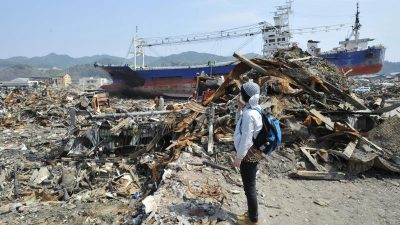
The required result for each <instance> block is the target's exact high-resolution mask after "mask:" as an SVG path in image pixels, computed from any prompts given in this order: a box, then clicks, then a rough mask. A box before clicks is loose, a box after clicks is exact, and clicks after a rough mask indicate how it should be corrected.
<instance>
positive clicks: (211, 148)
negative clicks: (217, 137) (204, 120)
mask: <svg viewBox="0 0 400 225" xmlns="http://www.w3.org/2000/svg"><path fill="white" fill-rule="evenodd" d="M214 116H215V106H214V104H211V109H210V117H209V120H208V147H207V152H208V154H213V153H214Z"/></svg>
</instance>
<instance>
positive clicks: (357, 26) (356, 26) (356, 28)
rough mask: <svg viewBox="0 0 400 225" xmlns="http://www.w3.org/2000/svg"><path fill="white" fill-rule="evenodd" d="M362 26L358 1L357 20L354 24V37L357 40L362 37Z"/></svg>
mask: <svg viewBox="0 0 400 225" xmlns="http://www.w3.org/2000/svg"><path fill="white" fill-rule="evenodd" d="M360 28H361V23H360V11H359V7H358V2H357V13H356V22H355V23H354V26H353V32H354V38H355V40H356V41H357V40H358V39H359V37H360V33H359V31H360Z"/></svg>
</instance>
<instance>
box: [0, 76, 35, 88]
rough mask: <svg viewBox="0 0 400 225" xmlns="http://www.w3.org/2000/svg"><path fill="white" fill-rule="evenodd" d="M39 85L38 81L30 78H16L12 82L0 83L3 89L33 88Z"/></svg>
mask: <svg viewBox="0 0 400 225" xmlns="http://www.w3.org/2000/svg"><path fill="white" fill-rule="evenodd" d="M38 84H39V82H38V81H35V80H31V79H29V78H16V79H14V80H10V81H0V87H3V88H31V87H35V86H37V85H38Z"/></svg>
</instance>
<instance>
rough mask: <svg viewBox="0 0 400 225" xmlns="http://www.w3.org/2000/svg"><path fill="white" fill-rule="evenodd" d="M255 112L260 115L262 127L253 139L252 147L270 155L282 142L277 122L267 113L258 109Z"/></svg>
mask: <svg viewBox="0 0 400 225" xmlns="http://www.w3.org/2000/svg"><path fill="white" fill-rule="evenodd" d="M255 110H257V112H259V113H260V114H261V117H262V122H263V127H262V128H261V130H260V133H258V135H257V137H256V138H253V145H254V146H255V147H257V148H258V149H260V150H262V151H263V152H264V153H265V154H267V155H270V154H271V153H272V151H274V150H276V149H277V148H278V147H279V146H280V144H281V142H282V132H281V127H280V125H279V120H278V119H276V118H275V117H274V116H272V115H271V114H269V113H263V112H262V111H261V110H260V109H258V108H256V109H255Z"/></svg>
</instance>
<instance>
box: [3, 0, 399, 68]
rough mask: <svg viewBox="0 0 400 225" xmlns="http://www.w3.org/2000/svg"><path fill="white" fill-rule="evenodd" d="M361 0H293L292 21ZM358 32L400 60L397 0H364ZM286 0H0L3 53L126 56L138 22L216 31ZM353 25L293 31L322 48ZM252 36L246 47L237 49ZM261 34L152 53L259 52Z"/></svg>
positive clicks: (321, 17)
mask: <svg viewBox="0 0 400 225" xmlns="http://www.w3.org/2000/svg"><path fill="white" fill-rule="evenodd" d="M356 2H357V0H335V1H332V0H295V1H294V4H293V14H292V16H291V26H292V28H301V27H314V26H321V25H331V24H339V23H352V22H354V14H355V10H356ZM359 2H360V8H361V24H362V25H363V27H362V29H361V37H368V38H375V41H374V42H373V43H372V44H383V45H384V46H386V47H387V52H386V59H387V60H389V61H400V45H399V42H398V41H397V40H398V39H399V37H400V29H398V25H397V23H398V22H399V21H400V13H399V9H400V1H399V0H380V1H378V0H359ZM282 3H284V0H246V1H243V0H190V1H188V0H148V1H143V0H142V1H139V0H138V1H135V0H117V1H112V0H31V1H29V0H1V4H0V29H1V33H0V34H1V35H0V58H9V57H12V56H28V57H32V56H43V55H47V54H49V53H52V52H54V53H57V54H68V55H70V56H73V57H81V56H91V55H96V54H109V55H114V56H120V57H125V56H126V52H127V50H128V47H129V43H130V40H131V37H132V35H133V34H134V32H135V26H136V25H137V26H138V27H139V34H140V36H143V37H154V36H157V37H160V36H170V35H178V34H187V33H198V32H207V31H217V30H222V29H228V28H233V27H238V26H243V25H249V24H254V23H257V22H260V21H267V22H272V13H271V12H272V11H274V6H277V5H280V4H282ZM349 32H350V28H347V29H345V30H341V31H335V32H329V33H325V32H322V33H314V34H303V35H295V36H294V41H296V42H298V43H299V44H300V46H302V47H304V46H305V44H306V42H307V40H309V39H313V40H319V41H321V43H320V46H321V47H322V49H323V50H329V49H331V48H333V47H336V46H337V44H338V42H339V41H341V40H343V39H344V38H345V37H346V36H347V35H348V34H349ZM247 42H249V44H248V45H246V47H244V48H239V47H240V46H242V45H243V44H244V43H247ZM261 45H262V44H261V36H257V37H256V38H253V40H252V41H250V40H249V39H238V40H231V41H217V42H211V43H205V44H196V45H181V46H167V47H159V48H154V49H153V48H152V49H150V50H147V53H148V54H149V55H155V56H160V55H168V54H171V53H179V52H183V51H198V52H209V53H213V54H219V55H231V54H232V52H233V51H235V50H238V49H239V50H240V52H242V53H247V52H255V53H261V49H262V46H261Z"/></svg>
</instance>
